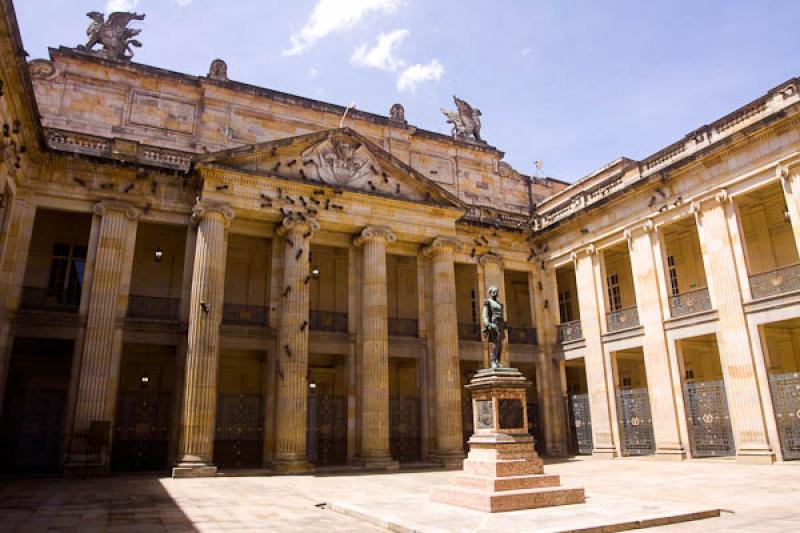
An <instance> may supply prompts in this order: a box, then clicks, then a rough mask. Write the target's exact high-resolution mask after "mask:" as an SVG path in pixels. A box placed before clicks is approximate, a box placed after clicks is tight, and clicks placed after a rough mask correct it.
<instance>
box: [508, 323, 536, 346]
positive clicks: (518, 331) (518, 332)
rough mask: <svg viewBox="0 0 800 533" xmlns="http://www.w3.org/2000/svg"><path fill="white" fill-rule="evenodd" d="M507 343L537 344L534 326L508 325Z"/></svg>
mask: <svg viewBox="0 0 800 533" xmlns="http://www.w3.org/2000/svg"><path fill="white" fill-rule="evenodd" d="M508 343H509V344H539V341H538V338H537V336H536V328H526V327H518V326H509V327H508Z"/></svg>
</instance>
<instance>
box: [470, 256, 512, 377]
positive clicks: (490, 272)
mask: <svg viewBox="0 0 800 533" xmlns="http://www.w3.org/2000/svg"><path fill="white" fill-rule="evenodd" d="M479 263H480V265H481V268H482V270H483V285H484V290H483V294H480V295H479V296H478V299H479V301H480V302H483V301H484V300H486V299H487V298H488V297H489V289H490V288H491V287H497V289H498V291H499V293H498V296H497V299H498V300H500V303H502V304H503V308H504V309H505V310H506V320H508V316H507V315H508V302H507V301H506V280H505V275H504V274H503V258H502V257H501V256H500V255H498V254H495V253H487V254H483V255H482V256H481V257H480V260H479ZM481 309H482V308H481ZM481 327H482V324H481ZM500 361H501V362H502V363H503V366H510V363H509V360H508V327H506V330H505V336H504V339H503V352H502V354H501V355H500ZM483 364H484V365H485V366H486V368H488V367H489V353H488V351H487V352H486V353H484V362H483Z"/></svg>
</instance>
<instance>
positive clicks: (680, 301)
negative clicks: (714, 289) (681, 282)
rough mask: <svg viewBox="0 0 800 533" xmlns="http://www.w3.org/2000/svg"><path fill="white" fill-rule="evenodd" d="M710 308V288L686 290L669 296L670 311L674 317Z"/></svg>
mask: <svg viewBox="0 0 800 533" xmlns="http://www.w3.org/2000/svg"><path fill="white" fill-rule="evenodd" d="M708 309H711V297H710V296H709V295H708V288H702V289H697V290H695V291H689V292H684V293H681V294H678V295H677V296H670V298H669V311H670V314H672V316H673V317H679V316H684V315H691V314H692V313H699V312H700V311H706V310H708Z"/></svg>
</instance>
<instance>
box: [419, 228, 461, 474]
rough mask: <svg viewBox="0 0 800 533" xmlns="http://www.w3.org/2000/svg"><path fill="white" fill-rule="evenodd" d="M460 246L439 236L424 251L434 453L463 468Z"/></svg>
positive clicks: (450, 463) (445, 462)
mask: <svg viewBox="0 0 800 533" xmlns="http://www.w3.org/2000/svg"><path fill="white" fill-rule="evenodd" d="M457 247H458V241H457V240H456V239H455V238H453V237H437V238H436V239H434V241H433V243H432V244H431V245H430V246H429V247H428V248H426V249H425V254H426V255H428V256H429V257H430V258H431V272H432V279H431V281H432V283H431V286H432V292H433V295H432V312H433V327H434V330H433V350H434V353H433V355H434V364H435V377H434V380H435V383H436V449H435V450H434V451H433V452H432V453H431V455H432V457H433V458H434V459H436V460H438V461H440V462H441V463H442V464H444V465H445V466H446V467H448V468H461V465H462V462H463V459H464V446H463V442H462V439H463V434H462V428H461V376H460V373H459V364H458V314H457V307H456V272H455V265H454V264H453V251H454V249H456V248H457Z"/></svg>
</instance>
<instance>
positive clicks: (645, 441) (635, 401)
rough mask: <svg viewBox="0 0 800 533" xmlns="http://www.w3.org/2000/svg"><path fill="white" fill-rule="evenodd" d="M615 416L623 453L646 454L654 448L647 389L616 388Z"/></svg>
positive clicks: (653, 450) (652, 451)
mask: <svg viewBox="0 0 800 533" xmlns="http://www.w3.org/2000/svg"><path fill="white" fill-rule="evenodd" d="M617 416H618V417H619V428H620V440H621V441H622V454H623V455H648V454H651V453H654V452H655V450H656V446H655V437H654V436H653V417H652V416H651V414H650V397H649V396H648V394H647V389H618V390H617Z"/></svg>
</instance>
